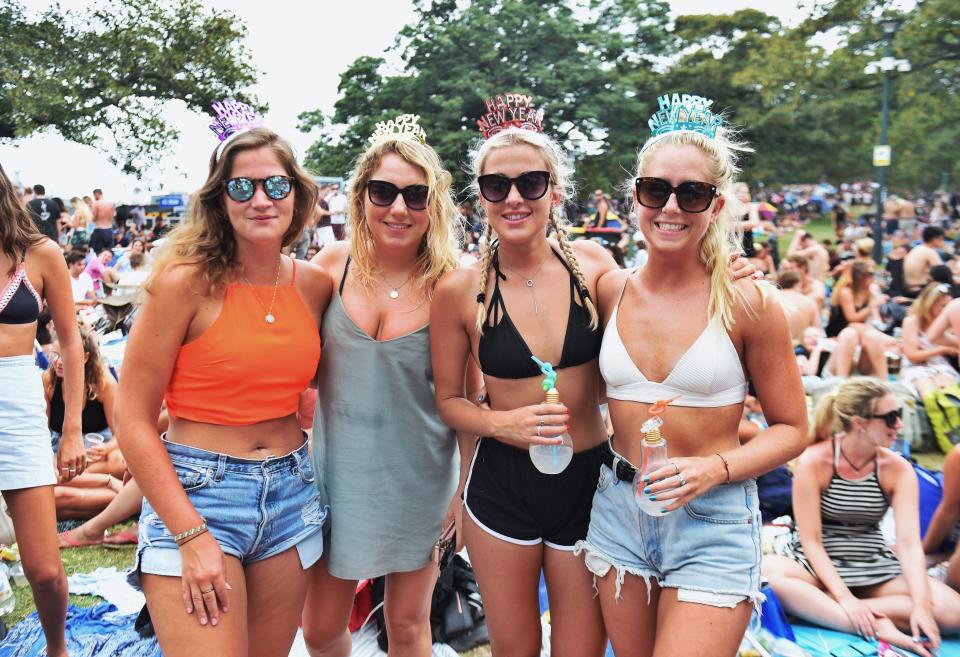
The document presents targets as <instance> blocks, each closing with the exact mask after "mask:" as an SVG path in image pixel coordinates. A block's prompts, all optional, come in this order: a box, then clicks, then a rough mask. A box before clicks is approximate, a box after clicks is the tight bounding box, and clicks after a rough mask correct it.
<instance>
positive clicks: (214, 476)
mask: <svg viewBox="0 0 960 657" xmlns="http://www.w3.org/2000/svg"><path fill="white" fill-rule="evenodd" d="M163 444H164V446H165V447H166V448H167V453H168V454H169V455H170V462H171V463H173V468H174V470H176V472H177V477H178V478H179V479H180V484H181V485H182V486H183V489H184V490H185V491H186V493H187V496H188V497H189V498H190V502H191V503H192V504H193V506H194V508H195V509H196V510H197V513H199V514H200V515H201V516H203V518H204V519H205V520H206V522H207V527H208V528H209V530H210V533H211V534H212V535H213V537H214V538H215V539H217V542H218V543H219V544H220V548H221V549H222V550H223V552H224V554H227V555H230V556H233V557H236V558H237V559H239V560H240V562H241V563H243V564H248V563H254V562H257V561H262V560H263V559H268V558H270V557H272V556H276V555H277V554H280V553H281V552H283V551H285V550H288V549H290V548H292V547H296V548H297V552H298V553H299V556H300V563H301V565H302V566H303V568H304V570H306V569H307V568H309V567H310V566H312V565H313V564H314V563H316V561H317V560H318V559H319V558H320V555H321V554H322V553H323V523H324V521H325V520H326V518H327V513H328V510H327V508H326V507H324V506H322V505H321V503H320V497H319V494H318V493H317V488H316V486H314V481H313V479H314V474H313V464H312V463H311V460H310V456H309V454H308V453H307V443H304V444H303V445H301V446H300V447H299V448H298V449H296V450H294V451H292V452H290V453H289V454H285V455H284V456H278V457H270V458H268V459H266V460H255V459H243V458H237V457H234V456H228V455H226V454H220V453H217V452H209V451H207V450H204V449H198V448H196V447H189V446H187V445H180V444H178V443H174V442H170V441H169V440H166V439H165V438H164V441H163ZM141 572H144V573H150V574H153V575H167V576H171V577H179V576H180V574H181V560H180V549H179V548H178V547H177V544H176V542H175V541H174V540H173V535H172V534H171V533H170V531H169V530H168V529H167V527H166V525H164V524H163V521H162V520H160V517H159V516H158V515H157V513H156V511H154V510H153V507H152V506H151V505H150V502H149V501H148V500H147V499H146V498H144V500H143V509H142V511H141V512H140V529H139V541H138V544H137V555H136V563H135V564H134V568H133V571H132V572H131V573H130V575H129V576H128V580H129V581H130V583H131V584H132V585H133V586H135V587H139V584H140V573H141Z"/></svg>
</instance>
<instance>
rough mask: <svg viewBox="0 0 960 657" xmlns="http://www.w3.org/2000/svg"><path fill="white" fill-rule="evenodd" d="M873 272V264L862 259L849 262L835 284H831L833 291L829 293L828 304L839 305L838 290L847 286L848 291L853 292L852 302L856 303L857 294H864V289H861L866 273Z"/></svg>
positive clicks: (867, 292) (867, 291) (868, 291)
mask: <svg viewBox="0 0 960 657" xmlns="http://www.w3.org/2000/svg"><path fill="white" fill-rule="evenodd" d="M872 273H873V266H872V265H871V264H870V263H869V262H866V261H864V260H856V261H854V262H852V263H850V264H849V266H847V267H846V268H845V269H844V270H843V273H841V274H840V278H839V279H838V280H837V283H836V285H834V286H833V291H832V292H831V293H830V305H832V306H839V305H840V290H842V289H843V288H845V287H849V288H850V291H851V292H853V303H854V305H856V303H857V294H860V296H863V295H864V291H863V290H862V289H861V288H862V287H863V282H864V281H865V280H866V277H867V275H868V274H872ZM869 293H870V290H869V287H868V288H867V290H866V294H867V295H869Z"/></svg>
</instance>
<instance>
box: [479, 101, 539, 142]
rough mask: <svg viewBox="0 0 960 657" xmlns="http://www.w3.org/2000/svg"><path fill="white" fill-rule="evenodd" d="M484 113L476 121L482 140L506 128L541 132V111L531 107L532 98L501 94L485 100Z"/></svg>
mask: <svg viewBox="0 0 960 657" xmlns="http://www.w3.org/2000/svg"><path fill="white" fill-rule="evenodd" d="M484 102H485V103H486V106H487V111H486V113H485V114H484V115H483V116H481V117H480V118H479V119H477V127H478V128H480V132H481V133H483V138H484V139H489V138H490V137H492V136H493V135H495V134H497V133H498V132H502V131H503V130H506V129H507V128H521V129H523V130H532V131H534V132H543V110H542V109H538V108H536V107H534V106H533V96H525V95H523V94H502V95H499V96H494V97H493V98H487V99H486V100H485V101H484Z"/></svg>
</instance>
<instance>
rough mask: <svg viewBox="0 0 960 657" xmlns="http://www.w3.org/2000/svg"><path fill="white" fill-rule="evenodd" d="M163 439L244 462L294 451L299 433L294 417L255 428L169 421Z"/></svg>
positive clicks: (295, 417)
mask: <svg viewBox="0 0 960 657" xmlns="http://www.w3.org/2000/svg"><path fill="white" fill-rule="evenodd" d="M167 439H168V440H170V441H172V442H175V443H179V444H181V445H189V446H190V447H196V448H198V449H205V450H207V451H209V452H219V453H221V454H227V455H228V456H236V457H238V458H244V459H258V460H259V459H267V458H270V457H277V456H283V455H284V454H287V453H289V452H292V451H294V450H296V449H298V448H299V447H300V446H301V445H302V444H303V441H304V437H303V432H302V431H301V430H300V424H299V422H298V421H297V416H296V415H294V414H291V415H287V416H286V417H280V418H276V419H273V420H265V421H263V422H257V423H256V424H247V425H239V426H224V425H219V424H207V423H204V422H194V421H192V420H186V419H183V418H170V427H169V429H168V430H167Z"/></svg>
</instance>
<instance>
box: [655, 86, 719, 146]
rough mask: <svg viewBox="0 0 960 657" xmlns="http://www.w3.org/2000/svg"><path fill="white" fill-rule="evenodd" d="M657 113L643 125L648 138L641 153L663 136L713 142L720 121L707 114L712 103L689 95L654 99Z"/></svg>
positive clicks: (706, 99)
mask: <svg viewBox="0 0 960 657" xmlns="http://www.w3.org/2000/svg"><path fill="white" fill-rule="evenodd" d="M657 103H658V104H659V105H660V109H658V110H657V111H656V112H654V113H653V115H652V116H651V117H650V120H649V121H647V125H649V126H650V138H649V139H648V140H647V142H646V143H645V144H644V145H643V148H642V149H640V150H641V151H643V150H645V149H646V148H648V147H649V146H650V145H651V144H654V143H656V142H657V141H659V140H660V139H661V138H662V137H663V136H664V135H669V134H671V133H674V132H685V133H694V134H698V135H703V136H705V137H709V138H710V139H714V138H715V137H716V136H717V128H719V127H721V126H722V125H723V119H722V118H721V117H720V116H719V115H717V114H714V113H713V112H711V111H710V106H711V105H713V100H711V99H709V98H704V97H703V96H696V95H693V94H664V95H662V96H658V97H657Z"/></svg>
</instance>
